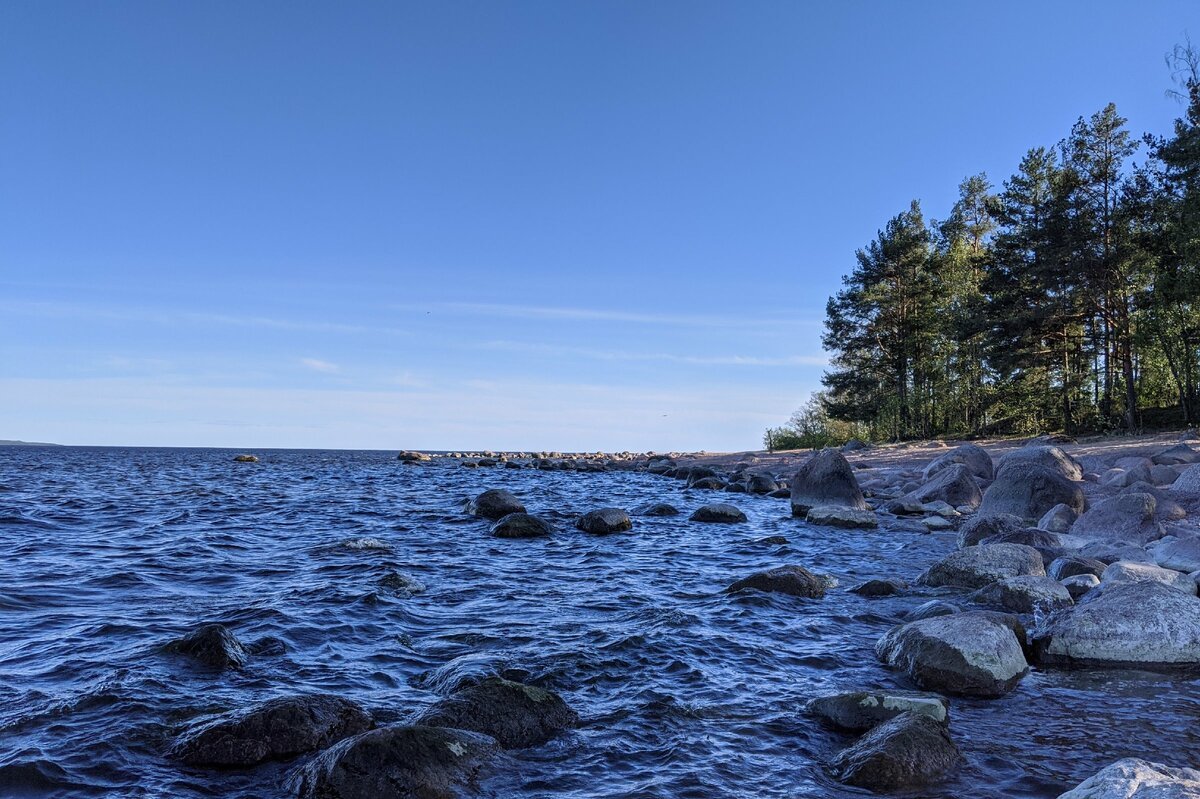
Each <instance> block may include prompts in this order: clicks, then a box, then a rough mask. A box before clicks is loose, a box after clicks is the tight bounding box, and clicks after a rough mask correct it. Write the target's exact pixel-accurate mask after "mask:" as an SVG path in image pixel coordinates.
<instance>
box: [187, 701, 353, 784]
mask: <svg viewBox="0 0 1200 799" xmlns="http://www.w3.org/2000/svg"><path fill="white" fill-rule="evenodd" d="M369 729H371V716H370V714H369V713H367V712H366V711H365V710H363V709H362V708H361V707H359V706H358V705H357V704H355V703H354V702H351V701H350V700H348V699H343V698H341V697H339V696H328V695H317V696H297V697H287V698H283V699H273V700H271V701H269V702H266V703H264V704H261V705H259V706H257V707H255V708H252V709H250V710H248V711H245V712H242V713H234V714H228V715H225V716H221V717H218V718H217V719H214V720H212V721H209V722H206V723H204V724H203V725H202V726H200V727H198V728H197V729H195V730H193V731H191V732H189V733H187V734H186V735H185V736H184V737H183V738H181V739H180V740H179V742H178V743H177V744H176V745H175V747H174V748H173V749H172V750H171V755H172V757H175V758H176V759H178V760H181V761H183V762H184V763H186V764H188V765H189V766H224V767H245V766H255V765H258V764H259V763H264V762H266V761H268V760H286V759H288V758H293V757H296V756H297V755H302V754H305V753H307V752H315V751H316V750H318V749H321V748H323V747H326V746H329V745H330V744H332V743H334V742H336V741H340V740H341V739H343V738H346V737H348V736H350V735H357V734H359V733H361V732H366V731H367V730H369Z"/></svg>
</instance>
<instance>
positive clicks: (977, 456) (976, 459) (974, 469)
mask: <svg viewBox="0 0 1200 799" xmlns="http://www.w3.org/2000/svg"><path fill="white" fill-rule="evenodd" d="M955 465H962V466H965V467H967V470H968V471H969V472H970V473H971V474H973V475H975V476H976V477H978V478H979V479H980V480H991V479H992V477H993V476H995V469H994V467H993V466H992V456H991V455H989V454H988V453H987V450H985V449H984V448H983V447H981V446H979V445H978V444H959V445H958V446H957V447H955V448H954V449H952V450H950V451H949V452H943V453H942V454H941V455H938V456H937V457H936V458H934V459H933V460H932V461H930V462H929V465H928V466H926V467H925V471H924V475H925V479H926V480H929V479H930V478H932V477H933V476H934V475H936V474H938V473H939V472H942V471H944V470H946V469H949V468H950V467H951V466H955Z"/></svg>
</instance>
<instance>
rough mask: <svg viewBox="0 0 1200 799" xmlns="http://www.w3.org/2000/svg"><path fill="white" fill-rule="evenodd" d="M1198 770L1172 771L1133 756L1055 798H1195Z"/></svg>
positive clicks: (1198, 789) (1199, 779) (1198, 791)
mask: <svg viewBox="0 0 1200 799" xmlns="http://www.w3.org/2000/svg"><path fill="white" fill-rule="evenodd" d="M1196 797H1200V771H1196V770H1195V769H1190V768H1172V767H1171V766H1164V765H1163V764H1162V763H1151V762H1150V761H1148V760H1141V759H1139V758H1136V757H1127V758H1125V759H1124V760H1118V761H1117V762H1116V763H1113V764H1112V765H1110V766H1105V767H1104V768H1102V769H1101V770H1100V771H1098V772H1096V773H1095V774H1093V775H1092V776H1091V777H1088V778H1087V779H1086V780H1084V781H1083V782H1081V783H1080V784H1079V785H1078V786H1077V787H1075V788H1073V789H1072V790H1069V791H1067V792H1066V793H1064V794H1060V795H1059V797H1058V799H1196Z"/></svg>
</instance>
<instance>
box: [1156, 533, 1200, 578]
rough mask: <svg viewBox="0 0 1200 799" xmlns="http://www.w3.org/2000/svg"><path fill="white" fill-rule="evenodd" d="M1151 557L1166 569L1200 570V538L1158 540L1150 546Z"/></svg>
mask: <svg viewBox="0 0 1200 799" xmlns="http://www.w3.org/2000/svg"><path fill="white" fill-rule="evenodd" d="M1149 553H1150V557H1152V558H1153V559H1154V562H1155V563H1157V564H1158V565H1159V566H1162V567H1163V568H1164V569H1174V570H1175V571H1179V572H1189V573H1190V572H1194V571H1200V538H1197V537H1192V536H1189V537H1186V538H1172V539H1169V540H1168V539H1163V540H1162V541H1159V542H1156V543H1155V545H1154V546H1151V547H1150V548H1149Z"/></svg>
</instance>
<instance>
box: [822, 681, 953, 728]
mask: <svg viewBox="0 0 1200 799" xmlns="http://www.w3.org/2000/svg"><path fill="white" fill-rule="evenodd" d="M805 709H806V710H807V711H808V712H809V713H811V714H813V715H814V716H817V717H818V718H820V719H822V720H823V721H825V722H827V723H828V724H830V725H831V726H833V727H837V728H838V729H840V730H851V731H853V732H866V731H867V730H869V729H871V728H872V727H877V726H879V725H880V724H882V723H883V722H885V721H890V720H892V719H894V718H895V717H896V716H899V715H900V714H901V713H910V712H911V713H918V714H920V715H923V716H928V717H929V718H931V719H933V720H934V721H936V722H938V723H939V724H948V723H949V722H950V702H949V700H947V699H946V697H944V696H941V695H939V694H931V693H927V692H925V691H899V690H896V691H892V690H875V691H847V692H842V693H836V694H826V695H824V696H818V697H815V698H814V699H811V700H809V702H808V704H807V705H806V706H805Z"/></svg>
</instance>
